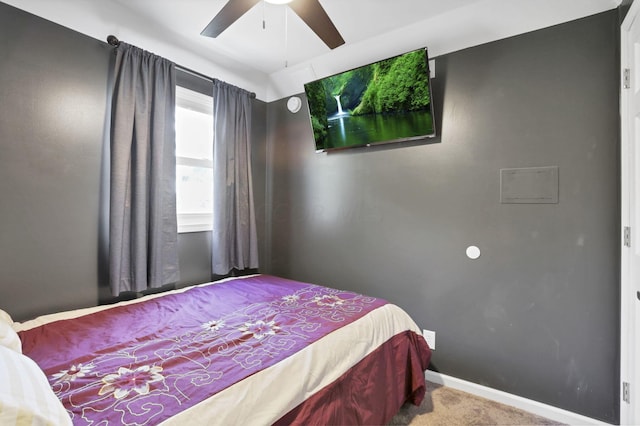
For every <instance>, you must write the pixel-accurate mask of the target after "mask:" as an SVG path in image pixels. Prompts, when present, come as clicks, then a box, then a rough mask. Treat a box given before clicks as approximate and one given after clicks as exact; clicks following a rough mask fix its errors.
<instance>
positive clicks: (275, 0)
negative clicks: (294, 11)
mask: <svg viewBox="0 0 640 426" xmlns="http://www.w3.org/2000/svg"><path fill="white" fill-rule="evenodd" d="M264 1H266V2H267V3H271V4H287V3H291V2H292V1H293V0H264Z"/></svg>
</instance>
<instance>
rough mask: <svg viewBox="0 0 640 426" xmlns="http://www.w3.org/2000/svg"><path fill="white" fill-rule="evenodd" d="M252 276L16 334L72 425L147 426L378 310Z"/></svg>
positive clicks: (358, 299)
mask: <svg viewBox="0 0 640 426" xmlns="http://www.w3.org/2000/svg"><path fill="white" fill-rule="evenodd" d="M385 303H386V302H385V301H384V300H380V299H376V298H372V297H365V296H362V295H359V294H355V293H351V292H346V291H340V290H335V289H330V288H326V287H321V286H316V285H311V284H306V283H300V282H296V281H290V280H285V279H282V278H276V277H272V276H265V275H261V276H254V277H248V278H245V279H240V280H233V281H228V282H224V283H221V284H215V285H209V286H204V287H197V288H191V289H189V290H187V291H185V292H183V293H174V294H169V295H166V296H163V297H160V298H155V299H151V300H147V301H144V302H141V303H134V304H130V305H125V306H118V307H114V308H112V309H108V310H105V311H100V312H97V313H93V314H90V315H85V316H82V317H79V318H76V319H73V320H62V321H56V322H53V323H49V324H46V325H43V326H40V327H36V328H33V329H30V330H27V331H23V332H21V333H20V338H21V339H22V342H23V352H24V353H25V354H26V355H28V356H29V357H31V358H32V359H34V360H35V361H36V362H37V363H38V364H39V365H40V367H41V368H42V369H43V370H44V372H45V374H46V375H47V377H48V378H49V382H50V384H51V386H52V388H53V389H54V391H55V393H56V394H57V395H58V397H59V398H60V400H61V401H62V402H63V404H64V406H65V407H66V408H67V410H68V411H69V413H70V415H71V416H72V419H73V422H74V423H75V424H105V425H106V424H137V425H144V424H156V423H159V422H161V421H162V420H164V419H167V418H169V417H171V416H172V415H175V414H176V413H178V412H180V411H182V410H185V409H187V408H189V407H191V406H193V405H195V404H197V403H199V402H201V401H203V400H205V399H206V398H208V397H209V396H211V395H213V394H215V393H217V392H219V391H221V390H223V389H225V388H227V387H228V386H231V385H233V384H234V383H236V382H238V381H240V380H242V379H244V378H245V377H247V376H249V375H252V374H254V373H256V372H258V371H260V370H262V369H265V368H267V367H269V366H271V365H273V364H275V363H277V362H279V361H281V360H283V359H284V358H286V357H287V356H289V355H291V354H293V353H295V352H297V351H299V350H300V349H302V348H304V347H305V346H307V345H309V344H310V343H312V342H314V341H316V340H318V339H320V338H321V337H323V336H324V335H326V334H328V333H330V332H331V331H333V330H335V329H338V328H340V327H342V326H345V325H347V324H349V323H351V322H353V321H355V320H357V319H358V318H360V317H362V316H364V315H365V314H366V313H367V312H369V311H371V310H373V309H375V308H377V307H379V306H382V305H384V304H385Z"/></svg>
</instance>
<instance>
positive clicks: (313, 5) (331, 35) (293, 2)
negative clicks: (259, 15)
mask: <svg viewBox="0 0 640 426" xmlns="http://www.w3.org/2000/svg"><path fill="white" fill-rule="evenodd" d="M261 1H262V0H229V1H228V2H227V4H225V5H224V6H223V7H222V9H221V10H220V12H218V14H217V15H216V16H214V18H213V19H212V20H211V22H209V25H207V27H206V28H205V29H204V30H202V32H201V33H200V34H201V35H203V36H207V37H214V38H215V37H217V36H219V35H220V33H222V32H223V31H224V30H226V29H227V28H228V27H229V26H230V25H231V24H233V23H234V22H235V21H237V20H238V18H240V17H241V16H242V15H244V14H245V13H246V12H247V11H249V9H251V8H252V7H253V6H255V5H256V4H258V3H259V2H261ZM264 1H266V2H268V3H273V4H288V5H289V7H290V8H291V9H293V11H294V12H295V13H296V14H297V15H298V16H299V17H300V18H301V19H302V20H303V21H304V22H305V23H306V24H307V25H308V26H309V28H311V29H312V30H313V32H314V33H316V34H317V35H318V37H320V39H321V40H322V41H323V42H324V43H325V44H326V45H327V46H329V48H331V49H335V48H336V47H338V46H340V45H343V44H344V39H343V38H342V36H341V35H340V33H339V32H338V29H337V28H336V26H335V25H333V22H332V21H331V19H330V18H329V15H327V12H325V10H324V8H323V7H322V5H321V4H320V2H319V0H264Z"/></svg>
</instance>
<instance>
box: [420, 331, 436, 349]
mask: <svg viewBox="0 0 640 426" xmlns="http://www.w3.org/2000/svg"><path fill="white" fill-rule="evenodd" d="M422 336H423V337H424V340H426V341H427V345H429V348H430V349H431V350H432V351H435V350H436V332H435V331H431V330H427V329H423V330H422Z"/></svg>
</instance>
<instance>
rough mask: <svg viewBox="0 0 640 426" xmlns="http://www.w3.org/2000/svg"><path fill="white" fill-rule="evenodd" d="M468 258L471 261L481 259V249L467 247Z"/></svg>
mask: <svg viewBox="0 0 640 426" xmlns="http://www.w3.org/2000/svg"><path fill="white" fill-rule="evenodd" d="M467 257H468V258H469V259H472V260H475V259H477V258H479V257H480V249H479V248H478V247H476V246H469V247H467Z"/></svg>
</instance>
